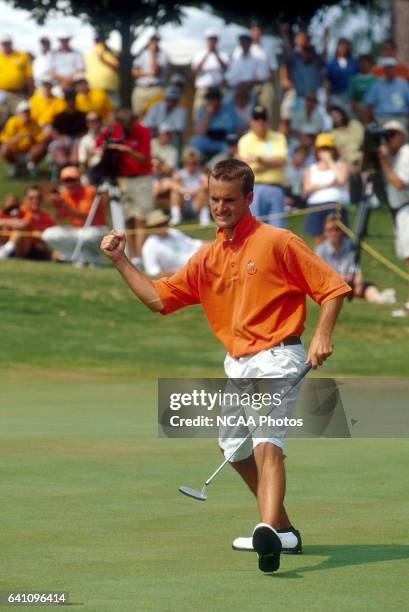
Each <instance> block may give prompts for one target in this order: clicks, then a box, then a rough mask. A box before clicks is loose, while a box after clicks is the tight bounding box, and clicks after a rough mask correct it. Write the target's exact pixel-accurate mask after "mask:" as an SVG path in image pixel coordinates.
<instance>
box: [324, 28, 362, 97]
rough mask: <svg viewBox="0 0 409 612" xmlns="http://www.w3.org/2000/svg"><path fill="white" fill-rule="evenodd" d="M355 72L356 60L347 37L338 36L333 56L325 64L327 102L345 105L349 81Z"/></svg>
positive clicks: (356, 68)
mask: <svg viewBox="0 0 409 612" xmlns="http://www.w3.org/2000/svg"><path fill="white" fill-rule="evenodd" d="M357 72H358V62H357V60H356V58H355V57H353V55H352V49H351V43H350V42H349V40H348V39H347V38H340V39H339V40H338V43H337V48H336V50H335V57H333V58H331V59H330V60H329V61H328V62H327V66H326V78H327V82H328V87H327V100H328V103H329V104H331V105H334V104H336V105H337V106H345V105H346V104H347V103H348V85H349V81H350V79H351V77H352V76H353V75H354V74H356V73H357Z"/></svg>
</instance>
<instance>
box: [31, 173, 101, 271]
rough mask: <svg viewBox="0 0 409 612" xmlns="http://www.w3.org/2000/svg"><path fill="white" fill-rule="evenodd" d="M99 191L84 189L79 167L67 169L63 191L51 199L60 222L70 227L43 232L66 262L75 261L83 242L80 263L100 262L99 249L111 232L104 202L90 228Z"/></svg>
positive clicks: (85, 187)
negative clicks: (90, 217)
mask: <svg viewBox="0 0 409 612" xmlns="http://www.w3.org/2000/svg"><path fill="white" fill-rule="evenodd" d="M95 197H98V196H97V195H96V191H95V188H94V187H93V186H91V185H86V186H84V185H82V183H81V176H80V173H79V170H78V168H77V167H75V166H66V167H65V168H63V169H62V170H61V173H60V189H59V190H58V191H56V192H54V193H52V194H51V196H50V203H51V204H52V205H53V206H54V207H55V210H56V213H57V215H58V219H59V220H60V221H63V222H65V223H67V222H68V224H69V225H59V226H55V227H50V228H48V229H46V230H45V231H44V232H43V236H42V237H43V240H44V242H46V243H47V244H48V246H49V248H50V249H51V250H53V251H58V252H59V253H60V259H61V260H62V261H71V257H72V255H73V253H74V250H75V248H76V246H77V243H78V241H79V240H81V242H82V249H81V252H80V254H79V257H78V260H77V262H78V263H79V264H80V265H84V264H93V265H97V264H99V262H100V249H99V245H100V242H101V238H102V236H103V235H104V233H105V232H106V231H107V223H106V218H105V201H104V199H103V197H102V198H101V201H100V204H99V206H98V207H97V209H96V212H95V215H94V216H93V219H91V220H90V223H89V225H87V227H83V226H84V224H85V222H86V221H87V218H88V215H89V212H90V210H91V206H92V204H93V202H94V200H95Z"/></svg>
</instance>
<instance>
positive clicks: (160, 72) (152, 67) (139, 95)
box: [132, 33, 168, 116]
mask: <svg viewBox="0 0 409 612" xmlns="http://www.w3.org/2000/svg"><path fill="white" fill-rule="evenodd" d="M159 43H160V36H159V34H157V33H155V34H152V36H151V37H150V39H149V42H148V46H147V47H146V48H145V49H144V50H143V51H141V53H139V54H138V55H137V56H136V58H135V59H134V62H133V66H132V76H133V77H134V79H135V87H134V90H133V92H132V110H133V112H134V114H135V115H137V116H140V115H141V114H142V113H143V112H144V111H145V110H146V109H147V108H148V107H149V106H150V104H151V103H152V101H153V100H154V101H155V102H156V101H157V100H158V98H160V97H161V96H162V95H163V87H164V85H165V72H166V69H167V67H168V58H167V56H166V54H165V53H164V52H163V51H162V49H161V48H160V44H159Z"/></svg>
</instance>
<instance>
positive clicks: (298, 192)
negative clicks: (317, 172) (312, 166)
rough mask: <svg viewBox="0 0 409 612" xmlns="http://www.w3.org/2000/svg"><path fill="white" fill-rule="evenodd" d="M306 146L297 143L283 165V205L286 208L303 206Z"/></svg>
mask: <svg viewBox="0 0 409 612" xmlns="http://www.w3.org/2000/svg"><path fill="white" fill-rule="evenodd" d="M307 158H308V148H307V147H306V146H304V145H299V146H298V147H296V148H295V149H294V152H293V154H292V157H291V158H290V159H289V160H288V161H287V164H286V167H285V172H284V173H285V188H284V191H285V206H286V208H305V200H304V198H303V196H302V191H303V183H304V173H305V170H306V168H307V167H308V165H307Z"/></svg>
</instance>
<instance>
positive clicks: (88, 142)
mask: <svg viewBox="0 0 409 612" xmlns="http://www.w3.org/2000/svg"><path fill="white" fill-rule="evenodd" d="M96 140H97V136H95V134H93V133H92V132H88V133H87V134H85V135H84V136H83V137H82V138H81V139H80V141H79V143H78V161H79V163H80V164H85V165H86V166H87V168H92V167H93V166H96V164H98V163H99V162H100V161H101V154H98V153H95V154H94V155H91V156H90V153H91V151H92V150H93V149H95V148H96Z"/></svg>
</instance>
